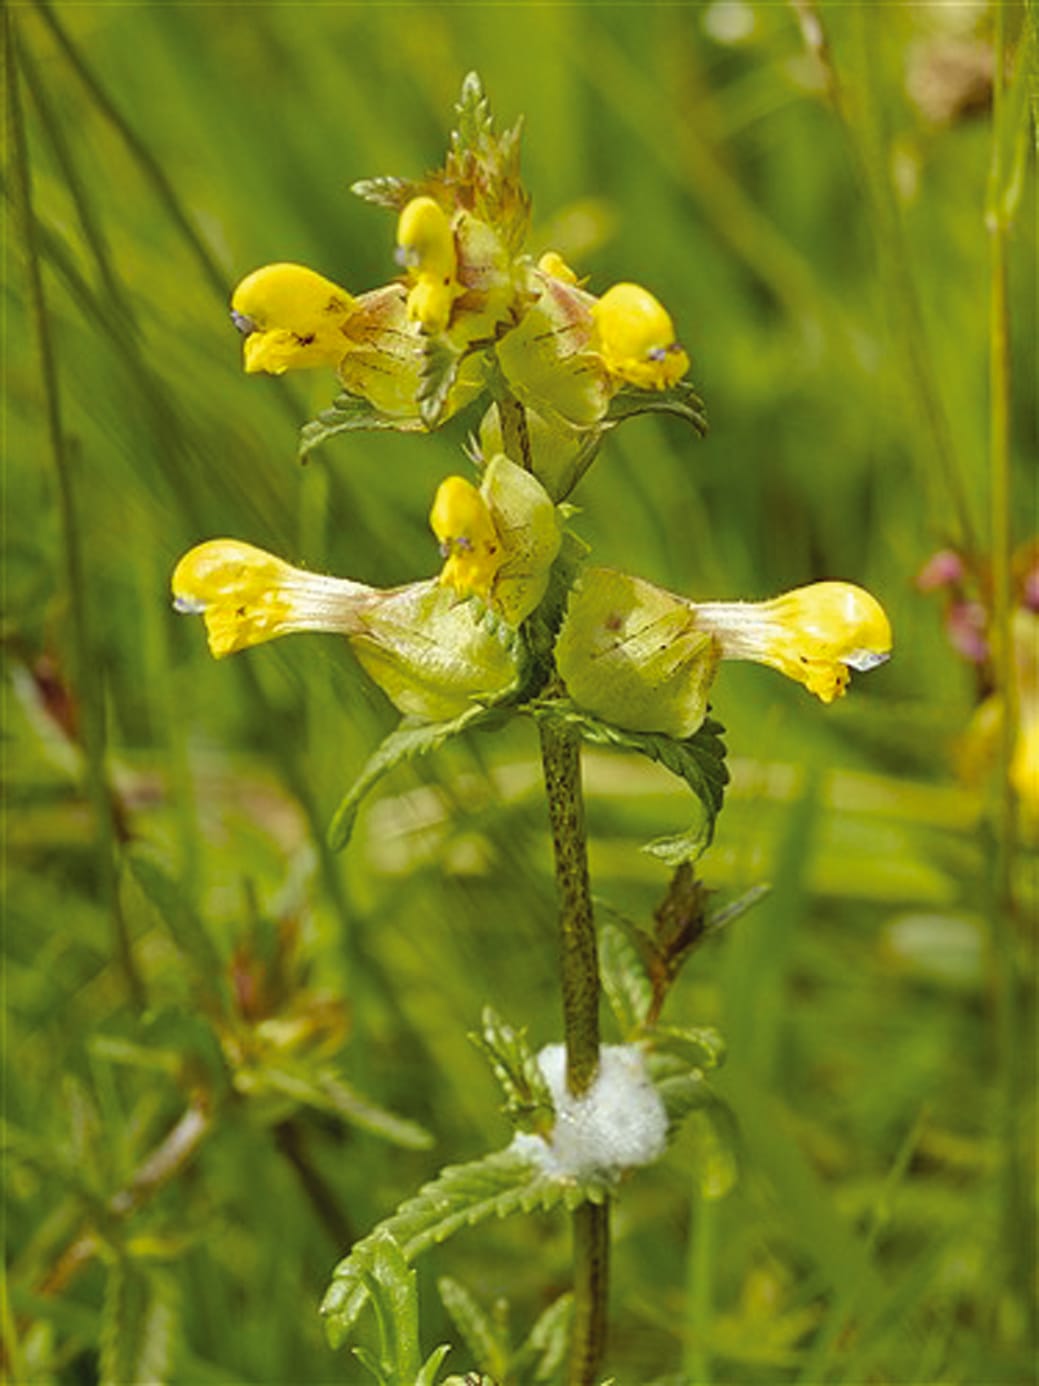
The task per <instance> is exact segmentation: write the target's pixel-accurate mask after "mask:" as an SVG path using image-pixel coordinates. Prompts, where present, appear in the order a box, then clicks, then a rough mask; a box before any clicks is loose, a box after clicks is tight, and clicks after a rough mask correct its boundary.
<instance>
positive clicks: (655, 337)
mask: <svg viewBox="0 0 1039 1386" xmlns="http://www.w3.org/2000/svg"><path fill="white" fill-rule="evenodd" d="M592 313H593V316H594V318H595V325H596V327H597V329H598V335H599V351H600V353H601V355H602V359H603V361H604V363H605V365H606V369H607V370H608V371H609V372H610V373H611V375H615V376H617V377H618V378H619V379H620V380H624V381H627V382H628V383H629V384H631V385H638V386H639V387H640V388H641V389H643V390H664V389H666V388H667V387H668V386H669V385H674V384H675V383H676V381H678V380H680V379H681V378H682V376H683V375H685V373H686V371H687V370H688V369H689V357H688V356H687V355H686V353H685V352H684V351H683V350H682V347H681V346H680V345H679V344H678V342H677V341H675V329H674V327H673V326H672V323H671V319H670V317H669V316H668V314H667V310H666V309H665V308H664V307H663V305H662V304H661V303H659V302H658V301H657V300H656V299H655V298H654V297H653V295H652V294H651V293H650V292H649V291H648V289H643V288H642V287H641V286H640V285H638V284H614V286H613V288H612V289H607V291H606V292H605V293H604V294H603V296H602V298H600V299H599V300H598V301H597V302H596V304H595V306H594V308H593V309H592Z"/></svg>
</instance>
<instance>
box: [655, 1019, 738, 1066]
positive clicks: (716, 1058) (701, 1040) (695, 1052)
mask: <svg viewBox="0 0 1039 1386" xmlns="http://www.w3.org/2000/svg"><path fill="white" fill-rule="evenodd" d="M652 1040H653V1046H654V1048H655V1049H657V1050H663V1051H666V1052H669V1053H672V1054H676V1055H678V1056H679V1057H681V1058H682V1059H684V1060H685V1062H686V1063H689V1064H692V1065H694V1066H695V1067H696V1068H697V1069H712V1068H718V1067H719V1065H721V1064H722V1063H724V1062H725V1041H724V1039H723V1038H722V1036H721V1035H720V1034H719V1033H718V1031H717V1030H715V1029H714V1027H713V1026H711V1025H655V1026H654V1027H653V1031H652Z"/></svg>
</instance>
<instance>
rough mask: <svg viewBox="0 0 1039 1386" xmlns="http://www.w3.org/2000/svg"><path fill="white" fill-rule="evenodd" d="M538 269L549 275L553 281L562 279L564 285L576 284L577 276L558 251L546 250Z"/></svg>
mask: <svg viewBox="0 0 1039 1386" xmlns="http://www.w3.org/2000/svg"><path fill="white" fill-rule="evenodd" d="M538 269H539V270H540V271H541V273H542V274H549V275H551V276H552V278H553V279H561V280H562V281H563V283H564V284H576V283H577V282H578V279H577V275H576V274H575V273H574V272H573V270H572V269H571V268H570V266H569V265H568V264H567V263H566V261H565V260H564V259H563V257H562V255H560V254H559V252H558V250H546V251H545V253H544V255H542V257H541V259H540V260H539V261H538Z"/></svg>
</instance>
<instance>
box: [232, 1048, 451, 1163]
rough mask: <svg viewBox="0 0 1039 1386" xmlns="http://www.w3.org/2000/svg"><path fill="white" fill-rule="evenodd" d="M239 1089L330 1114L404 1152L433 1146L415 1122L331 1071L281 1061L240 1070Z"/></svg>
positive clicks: (428, 1137)
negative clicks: (382, 1104)
mask: <svg viewBox="0 0 1039 1386" xmlns="http://www.w3.org/2000/svg"><path fill="white" fill-rule="evenodd" d="M236 1086H237V1087H238V1088H239V1090H240V1091H246V1092H248V1093H249V1094H250V1095H251V1096H260V1095H263V1094H277V1095H278V1096H280V1097H285V1098H288V1099H289V1101H291V1102H296V1103H299V1104H300V1105H301V1106H304V1107H313V1108H315V1109H316V1110H317V1111H319V1112H328V1113H330V1114H331V1115H333V1116H337V1117H341V1118H342V1119H343V1121H346V1122H348V1123H349V1124H350V1125H351V1126H357V1127H359V1128H360V1129H361V1130H363V1131H370V1132H371V1133H372V1134H373V1135H375V1136H381V1137H382V1139H383V1140H386V1141H389V1142H390V1143H391V1144H393V1145H399V1146H403V1147H404V1149H405V1150H428V1149H429V1147H430V1146H431V1145H432V1144H433V1137H432V1136H431V1135H430V1134H429V1132H428V1131H426V1130H425V1129H424V1128H423V1127H421V1126H419V1125H418V1124H417V1123H416V1122H414V1121H408V1120H407V1118H405V1117H401V1116H397V1115H396V1114H395V1113H394V1112H389V1111H387V1110H386V1108H385V1107H380V1106H379V1105H378V1104H377V1103H375V1102H372V1101H371V1099H370V1098H367V1097H365V1096H363V1095H362V1094H361V1093H359V1092H358V1091H357V1090H356V1089H355V1088H353V1087H351V1086H350V1084H349V1083H347V1082H346V1081H345V1080H344V1079H342V1078H341V1077H340V1076H339V1075H338V1073H334V1072H330V1071H328V1070H319V1071H318V1072H316V1073H314V1072H309V1071H307V1070H306V1069H305V1068H304V1067H303V1066H302V1065H299V1066H296V1067H291V1066H289V1065H287V1064H286V1063H285V1061H284V1060H282V1061H281V1062H280V1063H278V1064H261V1065H259V1066H257V1067H256V1068H253V1069H248V1070H239V1072H238V1074H237V1075H236Z"/></svg>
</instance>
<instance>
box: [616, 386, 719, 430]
mask: <svg viewBox="0 0 1039 1386" xmlns="http://www.w3.org/2000/svg"><path fill="white" fill-rule="evenodd" d="M636 414H674V415H675V416H676V417H677V418H679V419H684V420H685V421H686V423H690V424H692V426H693V427H694V428H695V429H696V431H697V433H699V435H700V436H701V438H704V437H706V436H707V415H706V414H705V413H704V402H703V400H702V399H701V398H700V396H699V395H698V394H697V393H696V391H695V390H694V389H693V387H692V385H691V384H690V383H689V382H688V381H687V380H679V381H678V383H677V384H675V385H671V386H669V387H668V388H667V389H666V390H637V389H634V388H631V387H628V388H626V389H622V390H618V392H617V393H616V394H615V395H614V396H613V398H612V399H611V400H610V407H609V409H608V410H607V413H606V418H607V421H608V422H609V423H620V422H621V420H623V419H630V418H634V417H635V415H636Z"/></svg>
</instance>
